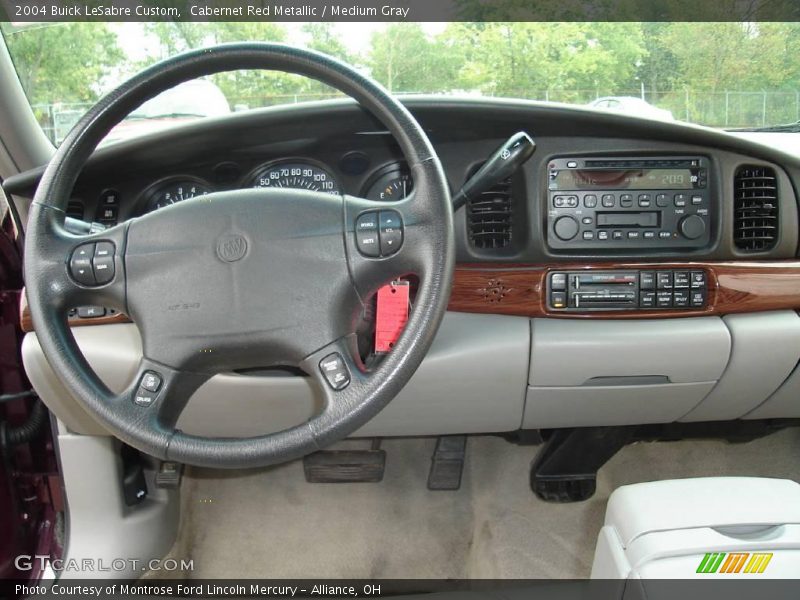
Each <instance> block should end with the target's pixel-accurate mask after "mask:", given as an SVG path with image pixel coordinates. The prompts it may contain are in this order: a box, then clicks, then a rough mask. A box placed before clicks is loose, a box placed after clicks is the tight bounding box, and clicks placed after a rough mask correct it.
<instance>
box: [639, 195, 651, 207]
mask: <svg viewBox="0 0 800 600" xmlns="http://www.w3.org/2000/svg"><path fill="white" fill-rule="evenodd" d="M650 199H651V197H650V194H639V206H641V207H642V208H648V207H649V206H650Z"/></svg>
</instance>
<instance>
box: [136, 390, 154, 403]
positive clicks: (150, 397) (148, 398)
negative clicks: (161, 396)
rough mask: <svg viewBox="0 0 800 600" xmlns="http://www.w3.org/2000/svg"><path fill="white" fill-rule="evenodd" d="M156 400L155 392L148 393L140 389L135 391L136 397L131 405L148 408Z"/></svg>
mask: <svg viewBox="0 0 800 600" xmlns="http://www.w3.org/2000/svg"><path fill="white" fill-rule="evenodd" d="M155 399H156V394H155V392H149V391H147V390H146V389H144V388H142V387H140V388H139V389H138V390H136V395H134V397H133V403H134V404H136V405H138V406H144V407H147V406H150V405H151V404H152V403H153V402H154V401H155Z"/></svg>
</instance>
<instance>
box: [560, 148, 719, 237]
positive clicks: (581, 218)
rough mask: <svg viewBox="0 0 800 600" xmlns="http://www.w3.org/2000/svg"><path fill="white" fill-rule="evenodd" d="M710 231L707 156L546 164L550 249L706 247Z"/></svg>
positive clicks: (597, 158)
mask: <svg viewBox="0 0 800 600" xmlns="http://www.w3.org/2000/svg"><path fill="white" fill-rule="evenodd" d="M711 230H712V199H711V194H710V192H709V161H708V159H706V158H704V157H700V156H685V157H653V158H642V157H621V158H620V157H617V158H615V157H592V158H584V157H577V158H569V157H567V158H556V159H553V160H551V161H550V162H549V164H548V209H547V243H548V245H549V246H550V248H552V249H553V250H573V251H585V250H591V251H597V250H614V251H625V250H638V251H641V250H655V251H659V250H672V249H675V250H680V249H699V248H704V247H706V246H708V245H709V243H710V240H711Z"/></svg>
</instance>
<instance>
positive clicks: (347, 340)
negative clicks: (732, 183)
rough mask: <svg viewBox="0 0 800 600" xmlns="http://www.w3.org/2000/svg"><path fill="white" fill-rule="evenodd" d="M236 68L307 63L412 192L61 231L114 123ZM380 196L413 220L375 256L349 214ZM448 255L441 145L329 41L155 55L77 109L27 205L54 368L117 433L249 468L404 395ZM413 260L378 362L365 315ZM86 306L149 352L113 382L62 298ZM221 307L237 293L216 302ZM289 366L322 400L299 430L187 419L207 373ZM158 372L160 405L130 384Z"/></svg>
mask: <svg viewBox="0 0 800 600" xmlns="http://www.w3.org/2000/svg"><path fill="white" fill-rule="evenodd" d="M239 69H267V70H277V71H285V72H290V73H295V74H299V75H304V76H308V77H311V78H314V79H317V80H319V81H322V82H323V83H326V84H328V85H330V86H332V87H334V88H337V89H339V90H340V91H342V92H344V93H345V94H347V95H349V96H351V97H352V98H354V99H355V100H356V101H357V102H359V103H360V104H361V105H362V106H363V107H364V108H365V109H367V110H368V111H369V112H370V113H372V115H373V116H375V117H376V118H377V119H378V120H379V121H380V122H381V123H382V124H383V125H384V126H385V127H386V128H387V129H388V130H389V132H390V133H391V134H392V135H393V136H394V138H395V140H396V141H397V142H398V144H399V145H400V148H401V151H402V153H403V155H404V157H405V159H406V161H407V163H408V165H409V168H410V171H411V174H412V177H413V179H414V191H413V192H412V193H411V194H410V195H409V196H408V197H407V198H405V199H403V200H400V201H397V202H392V203H388V204H387V203H385V202H374V201H369V200H366V199H363V198H355V197H350V196H331V195H328V194H321V193H316V192H304V191H294V190H293V191H287V190H283V191H281V190H235V191H230V192H221V193H212V194H210V195H209V196H207V197H202V198H195V199H193V200H187V201H184V202H182V203H180V204H177V205H174V206H170V207H168V208H165V209H160V210H158V211H156V212H154V213H150V214H148V215H144V216H143V217H139V218H135V219H132V220H129V221H126V222H124V223H121V224H119V225H117V226H115V227H113V228H111V229H108V230H106V231H103V232H99V233H94V234H91V235H86V236H76V235H73V234H71V233H69V232H67V231H66V230H65V229H64V227H63V224H64V218H65V213H64V211H65V208H66V205H67V202H68V199H69V197H70V193H71V191H72V188H73V186H74V183H75V181H76V179H77V177H78V175H79V173H80V171H81V168H82V166H83V165H84V163H85V162H86V160H87V159H88V158H89V156H90V155H91V153H92V152H93V151H94V149H95V148H96V146H97V144H98V143H99V142H100V141H101V140H102V139H103V137H104V136H105V135H106V134H107V133H108V132H109V131H110V130H111V129H112V127H114V126H115V125H116V124H117V123H119V122H120V121H121V120H122V119H123V118H124V117H125V116H126V115H127V114H129V113H130V112H131V111H132V110H134V109H135V108H136V107H138V106H139V105H141V104H142V103H143V102H144V101H146V100H148V99H150V98H152V97H154V96H156V95H157V94H159V93H160V92H162V91H165V90H166V89H169V88H171V87H173V86H175V85H177V84H179V83H182V82H184V81H188V80H191V79H195V78H198V77H202V76H207V75H211V74H214V73H218V72H222V71H231V70H239ZM265 136H268V132H265ZM386 209H391V210H392V211H394V212H393V213H392V214H393V215H394V216H397V217H399V218H400V219H401V221H402V224H403V227H402V243H401V246H400V247H399V249H393V250H392V251H391V253H382V254H385V255H383V256H378V257H374V256H364V255H363V254H362V253H361V252H360V247H359V245H358V244H357V243H356V237H357V235H358V232H357V230H356V229H357V225H356V223H357V221H358V220H359V217H361V216H365V215H366V216H367V217H370V216H371V217H374V218H376V219H377V218H378V217H379V215H380V216H381V217H382V216H383V214H384V213H382V212H381V211H386ZM98 242H105V243H106V244H105V245H104V246H103V247H104V248H105V249H106V255H107V254H108V248H110V249H111V251H110V254H111V258H110V259H108V258H106V259H105V260H106V261H108V260H110V264H109V263H108V262H106V266H105V267H103V268H106V269H107V268H109V266H110V269H111V271H112V273H113V276H112V279H111V281H107V282H104V283H102V284H98V285H87V284H85V283H81V282H79V281H76V275H75V272H74V270H73V269H72V268H71V267H70V261H71V260H73V259H74V258H75V257H76V253H77V252H79V251H80V249H87V248H88V249H90V250H91V252H92V253H93V252H95V249H97V251H98V255H97V256H98V260H99V256H100V253H99V252H100V251H99V248H100V246H98V245H96V244H98ZM229 242H230V244H229ZM109 244H110V245H109ZM226 244H229V245H226ZM454 254H455V250H454V234H453V218H452V210H451V204H450V194H449V187H448V184H447V181H446V178H445V176H444V173H443V171H442V168H441V165H440V163H439V160H438V157H437V156H436V153H435V151H434V149H433V147H432V145H431V143H430V141H429V140H428V138H427V136H426V134H425V132H424V131H423V129H422V128H421V127H420V125H419V124H418V123H417V122H416V121H415V119H414V118H413V116H412V115H411V114H410V113H409V112H408V111H407V110H406V109H405V108H404V107H403V106H402V105H401V104H400V103H399V102H398V101H397V100H396V99H395V98H394V97H392V96H391V95H390V94H389V93H388V92H387V91H386V90H384V89H383V88H382V87H381V86H380V85H379V84H377V83H376V82H374V81H373V80H371V79H370V78H369V77H366V76H364V75H362V74H360V73H358V72H357V71H356V70H355V69H353V68H352V67H350V66H348V65H346V64H344V63H342V62H340V61H338V60H336V59H333V58H331V57H328V56H326V55H323V54H320V53H318V52H314V51H310V50H305V49H299V48H294V47H290V46H285V45H282V44H271V43H237V44H225V45H221V46H216V47H212V48H207V49H202V50H197V51H192V52H188V53H184V54H181V55H178V56H175V57H173V58H170V59H167V60H165V61H162V62H160V63H158V64H156V65H154V66H152V67H150V68H148V69H146V70H145V71H142V72H141V73H139V74H138V75H136V76H134V77H133V78H131V79H130V80H129V81H127V82H126V83H124V84H122V85H121V86H119V87H118V88H117V89H115V90H114V91H112V92H111V93H109V94H108V95H106V96H105V97H104V98H102V99H101V100H100V101H99V102H98V103H97V104H96V105H95V106H94V107H92V108H91V109H90V110H89V111H88V112H87V113H86V114H85V115H84V117H83V118H82V119H81V120H80V121H79V122H78V123H77V125H76V126H75V127H74V129H73V130H72V131H71V132H70V134H69V135H68V136H67V137H66V139H65V140H64V141H63V142H62V144H61V146H60V147H59V148H58V150H57V151H56V153H55V154H54V156H53V158H52V160H51V162H50V163H49V165H48V167H47V169H46V170H45V172H44V175H43V177H42V179H41V182H40V184H39V187H38V189H37V192H36V195H35V197H34V201H33V203H32V205H31V210H30V215H29V220H28V224H27V231H26V243H25V278H26V291H27V296H28V303H29V307H30V313H31V317H32V319H33V323H34V327H35V331H36V334H37V336H38V340H39V343H40V345H41V348H42V350H43V352H44V354H45V357H46V358H47V360H48V362H49V364H50V366H51V367H52V369H53V371H54V372H55V374H56V375H57V376H58V377H59V379H60V380H61V381H62V382H63V383H64V385H65V387H66V388H67V389H68V390H69V391H70V392H71V394H72V395H73V396H74V397H75V398H76V399H77V400H78V402H79V403H80V404H81V405H82V406H83V407H84V408H85V409H86V410H87V411H88V412H89V413H90V414H91V415H92V416H93V417H94V418H96V419H97V420H98V421H99V422H100V423H102V424H103V425H104V426H105V427H106V428H107V429H108V430H109V431H110V432H111V433H112V434H113V435H115V436H116V437H118V438H119V439H121V440H122V441H124V442H125V443H127V444H129V445H131V446H133V447H135V448H137V449H139V450H141V451H143V452H145V453H147V454H150V455H153V456H156V457H158V458H162V459H166V460H174V461H179V462H183V463H187V464H193V465H198V466H209V467H222V468H243V467H256V466H264V465H269V464H275V463H280V462H285V461H288V460H291V459H294V458H298V457H301V456H304V455H306V454H308V453H310V452H313V451H316V450H318V449H321V448H324V447H325V446H327V445H329V444H330V443H332V442H335V441H338V440H340V439H342V438H344V437H346V436H347V435H349V434H351V433H353V432H354V431H356V430H357V429H358V428H359V427H360V426H362V425H363V424H364V423H366V422H367V421H368V420H369V419H370V418H372V417H373V416H374V415H375V414H377V413H378V412H379V411H380V410H381V409H382V408H383V407H384V406H386V404H388V402H389V401H391V400H392V399H393V398H394V397H395V396H396V394H397V393H398V392H399V391H400V390H401V389H402V387H403V386H404V385H405V383H406V382H407V381H408V380H409V379H410V378H411V376H412V375H413V373H414V371H415V370H416V369H417V367H418V366H419V364H420V363H421V361H422V359H423V358H424V356H425V354H426V353H427V350H428V348H429V347H430V345H431V343H432V340H433V338H434V335H435V333H436V331H437V329H438V326H439V323H440V321H441V319H442V317H443V315H444V312H445V310H446V307H447V302H448V299H449V294H450V286H451V282H452V276H453V265H454ZM230 259H232V260H230ZM92 265H94V266H93V267H92V268H93V269H95V272H96V273H97V271H96V269H97V266H96V264H95V263H92ZM408 274H414V275H415V276H416V277H417V278H418V288H417V291H416V297H415V302H414V307H413V310H412V311H411V314H410V315H409V319H408V322H407V324H406V327H405V330H404V332H403V334H402V335H401V337H400V339H399V340H398V341H397V343H396V345H395V346H394V348H393V350H392V352H390V353H389V354H388V355H386V357H385V358H384V359H383V360H382V361H381V362H380V364H379V365H378V366H377V367H375V368H374V369H373V370H369V371H368V370H367V369H366V368H365V367H364V365H363V364H361V362H360V359H359V358H358V353H357V352H356V351H355V349H354V335H353V329H354V323H355V319H356V315H357V314H358V313H359V311H361V310H363V308H364V305H365V303H366V302H368V301H369V298H370V296H371V295H372V294H374V292H375V291H376V290H377V289H378V288H379V287H380V286H381V285H384V284H385V283H387V282H388V281H390V280H392V279H395V278H396V277H398V276H402V275H408ZM226 303H227V304H226ZM85 304H100V305H104V306H108V307H111V308H116V309H118V310H121V311H123V312H125V313H126V314H128V315H129V316H130V317H131V318H132V320H133V321H134V322H135V323H136V325H137V326H138V327H139V330H140V333H141V334H142V341H143V349H144V356H143V358H142V361H141V363H140V365H139V367H138V369H137V372H136V376H135V377H134V379H133V380H132V381H131V382H130V384H129V385H128V386H127V388H126V389H125V390H124V391H123V392H122V393H120V394H115V393H113V392H111V391H110V390H109V389H108V388H107V387H106V385H105V384H104V383H103V382H102V381H101V380H100V379H99V377H98V376H97V374H96V373H95V372H94V371H93V370H92V368H91V367H90V366H89V364H88V362H87V361H86V359H85V358H84V356H83V355H82V353H81V351H80V349H79V348H78V345H77V344H76V342H75V339H74V337H73V335H72V333H71V331H70V328H69V326H68V322H67V317H66V315H67V312H68V310H69V309H70V308H72V307H74V306H78V305H85ZM221 306H231V308H230V310H227V311H224V313H223V314H221V313H220V311H219V308H220V307H221ZM203 323H205V328H203V327H201V324H203ZM331 356H334V357H336V356H338V357H339V358H341V362H342V363H343V364H344V367H345V369H346V372H347V375H348V376H349V380H350V381H349V384H348V385H346V386H345V387H343V388H342V389H334V387H333V386H332V385H330V384H329V383H328V382H327V379H326V378H325V376H324V373H323V372H322V371H321V369H322V361H323V360H324V359H325V360H327V359H328V358H329V357H331ZM278 364H280V365H287V364H288V365H294V366H299V367H301V368H302V369H303V370H305V371H306V372H307V373H308V374H309V375H310V376H311V377H312V378H313V379H314V380H315V382H316V384H317V387H318V389H319V390H321V393H322V396H323V401H324V402H323V404H324V408H323V410H322V411H321V412H320V413H318V414H317V415H315V416H314V417H312V418H311V419H310V420H308V421H306V422H305V423H301V424H299V425H296V426H294V427H292V428H290V429H286V430H283V431H279V432H275V433H270V434H266V435H262V436H258V437H250V438H211V437H201V436H195V435H191V434H188V433H185V432H182V431H180V430H178V429H176V424H177V421H178V417H179V416H180V413H181V411H182V410H183V408H184V406H185V404H186V402H188V400H189V398H190V397H191V394H192V393H193V392H194V391H196V390H197V389H198V388H199V387H200V386H201V385H202V384H203V383H204V382H205V381H207V380H208V379H209V378H210V377H211V376H213V375H214V374H216V373H219V372H226V371H230V370H233V369H237V368H246V367H253V366H271V365H278ZM153 372H154V373H156V374H158V375H159V377H160V378H161V379H162V384H161V385H160V387H159V389H158V391H157V392H156V393H155V394H154V395H152V394H151V398H150V400H151V403H150V404H148V405H142V404H140V403H138V400H140V399H141V396H137V394H140V393H141V392H142V388H141V384H142V383H143V381H144V380H143V377H144V376H145V375H147V374H149V373H153ZM220 401H221V402H224V401H226V400H225V399H220ZM265 410H266V407H265Z"/></svg>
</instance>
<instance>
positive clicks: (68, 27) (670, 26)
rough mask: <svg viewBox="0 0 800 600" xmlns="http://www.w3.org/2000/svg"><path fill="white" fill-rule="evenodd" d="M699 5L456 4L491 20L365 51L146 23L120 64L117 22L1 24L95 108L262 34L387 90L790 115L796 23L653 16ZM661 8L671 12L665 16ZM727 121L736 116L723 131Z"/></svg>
mask: <svg viewBox="0 0 800 600" xmlns="http://www.w3.org/2000/svg"><path fill="white" fill-rule="evenodd" d="M697 2H698V0H676V2H673V3H669V4H668V5H665V6H663V7H660V8H659V7H658V6H655V5H654V6H655V8H653V9H652V10H655V11H656V12H653V13H652V14H650V17H652V19H654V22H584V21H581V20H580V19H585V18H587V17H590V16H591V15H587V14H585V13H583V12H581V11H585V10H586V6H587V5H586V3H585V2H578V1H576V0H558V1H557V2H556V1H555V0H554V1H548V2H542V3H537V4H536V6H537V7H538V8H537V10H544V9H546V10H549V11H551V13H548V14H549V15H550V16H552V15H555V14H558V15H562V16H564V18H565V19H578V20H577V21H569V20H567V21H565V22H497V19H500V18H506V19H508V18H517V17H520V16H522V15H523V13H524V11H526V10H530V9H531V5H532V3H531V2H530V0H506V1H504V2H475V1H474V0H459V6H460V7H461V9H462V10H463V11H464V12H465V14H475V15H478V16H480V17H482V18H488V19H490V20H492V21H491V22H478V23H476V22H456V23H451V24H449V25H447V27H444V28H442V29H440V30H437V33H435V34H432V33H431V32H430V31H431V30H430V29H426V28H423V27H422V25H420V24H418V23H389V24H386V25H383V26H381V27H380V28H378V29H374V32H373V33H372V37H371V39H370V40H369V44H367V45H366V49H365V50H364V51H362V52H355V51H353V50H352V49H350V48H351V46H350V45H348V44H346V43H345V42H346V40H344V39H343V38H342V35H341V31H340V29H339V28H338V25H336V24H334V23H307V24H304V25H303V26H302V27H300V28H297V27H294V28H290V27H287V26H286V25H284V24H280V23H274V22H207V23H203V22H163V23H149V24H147V25H143V26H142V27H143V28H144V29H143V31H144V34H145V37H144V40H143V44H144V46H145V48H146V59H145V60H143V61H140V62H138V63H132V62H131V61H130V60H128V59H127V58H126V56H125V53H123V52H122V50H121V49H120V47H119V46H118V43H117V38H116V34H115V31H114V30H113V29H112V28H113V27H114V26H113V25H108V24H104V23H60V24H54V25H45V26H30V27H25V28H22V29H19V30H16V29H14V28H12V27H10V26H6V27H5V28H4V29H5V33H6V40H7V43H8V46H9V49H10V51H11V54H12V56H13V58H14V61H15V64H16V66H17V68H18V70H19V73H20V78H21V80H22V83H23V86H24V87H25V89H26V91H27V93H28V95H29V97H30V98H31V101H32V103H34V104H52V103H57V102H62V103H63V102H93V101H95V100H96V99H97V97H98V95H99V94H100V93H101V92H102V91H104V90H105V89H106V88H107V87H108V84H109V83H110V82H112V81H113V80H118V79H120V78H122V77H124V76H125V75H127V74H130V73H131V72H132V71H134V70H136V69H138V68H142V67H144V66H146V65H148V64H151V63H153V62H155V61H157V60H160V59H162V58H165V57H167V56H172V55H174V54H175V53H178V52H182V51H186V50H188V49H192V48H200V47H203V46H208V45H212V44H216V43H223V42H232V41H244V40H253V41H255V40H259V41H277V42H286V43H300V44H303V45H305V46H307V47H309V48H313V49H315V50H318V51H321V52H324V53H327V54H330V55H333V56H336V57H338V58H340V59H342V60H344V61H346V62H349V63H351V64H354V65H356V66H357V67H358V68H359V69H362V70H364V71H365V72H368V73H370V74H371V75H372V76H373V77H374V78H376V79H377V80H378V81H379V82H381V83H382V84H383V85H385V86H386V87H387V88H389V89H390V90H392V91H394V92H410V93H416V92H424V93H442V92H451V91H458V92H466V93H480V94H488V95H495V96H511V97H518V98H530V99H539V100H543V99H549V100H559V101H566V102H576V103H586V102H589V101H591V100H593V99H594V98H595V97H596V96H597V95H637V96H638V95H640V94H642V93H644V94H645V97H646V99H647V100H648V101H649V102H651V103H653V104H656V105H659V106H662V107H664V108H669V109H670V110H672V111H673V112H674V113H675V114H676V116H678V117H680V118H687V117H688V118H690V119H692V120H694V121H697V122H704V123H711V124H731V125H734V124H739V122H740V121H741V124H748V123H751V122H753V123H754V124H758V123H757V121H758V120H759V119H760V120H761V121H765V120H766V116H765V113H764V106H765V105H766V104H767V101H766V99H765V97H764V96H763V94H762V90H767V91H770V92H778V91H780V92H785V93H786V96H785V98H786V99H788V100H786V101H784V100H778V101H776V102H775V104H776V105H779V104H780V103H781V102H784V103H785V104H786V105H787V106H786V109H785V110H783V112H780V111H776V112H775V114H776V115H778V114H780V115H783V114H784V113H785V114H786V117H785V118H787V119H788V118H791V117H792V115H793V114H794V112H793V110H794V109H793V107H794V106H795V105H796V104H800V96H797V97H796V96H795V94H796V92H797V90H799V89H800V24H798V23H771V22H750V23H731V22H720V23H697V22H680V21H678V22H663V21H662V22H658V21H655V19H657V18H661V19H663V18H664V17H672V18H679V17H681V16H682V15H684V16H685V14H687V12H692V10H693V9H694V8H696V7H697ZM740 6H741V3H740V2H738V0H718V2H716V3H713V7H708V6H705V5H704V9H705V10H714V11H719V14H720V15H723V14H724V15H727V14H730V11H733V10H734V9H736V7H740ZM593 7H594V8H593V10H596V11H601V12H602V11H614V14H615V15H618V16H619V17H620V18H622V17H624V16H625V15H633V14H636V11H640V12H641V10H642V5H641V2H639V1H638V0H598V2H597V3H594V4H593ZM664 10H670V11H677V12H674V13H670V14H668V15H665V14H662V13H663V11H664ZM470 11H472V12H470ZM476 11H477V12H476ZM553 11H555V12H553ZM659 11H660V12H659ZM648 14H649V13H648ZM212 79H213V81H214V82H215V83H216V84H217V85H218V86H219V87H220V88H221V89H222V91H223V92H224V93H225V95H226V97H228V99H229V100H230V102H231V105H232V106H247V107H257V106H266V105H269V104H275V103H282V102H293V101H297V100H302V99H314V98H323V97H330V96H331V95H333V94H335V91H334V90H331V89H330V88H328V87H327V86H325V85H323V84H321V83H319V82H317V81H312V80H309V79H306V78H303V77H299V76H294V75H288V74H285V73H276V72H264V71H238V72H231V73H221V74H218V75H215V76H213V78H212ZM736 94H739V96H736ZM747 94H750V96H747ZM751 96H752V97H751ZM737 103H738V104H737ZM789 104H791V106H789ZM734 105H735V106H734ZM732 107H733V108H732ZM798 109H800V107H798ZM737 111H738V112H737ZM732 118H733V119H734V121H735V122H731V123H729V121H730V119H732ZM783 118H784V117H783V116H780V117H778V116H776V117H775V119H776V120H779V119H783Z"/></svg>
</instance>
